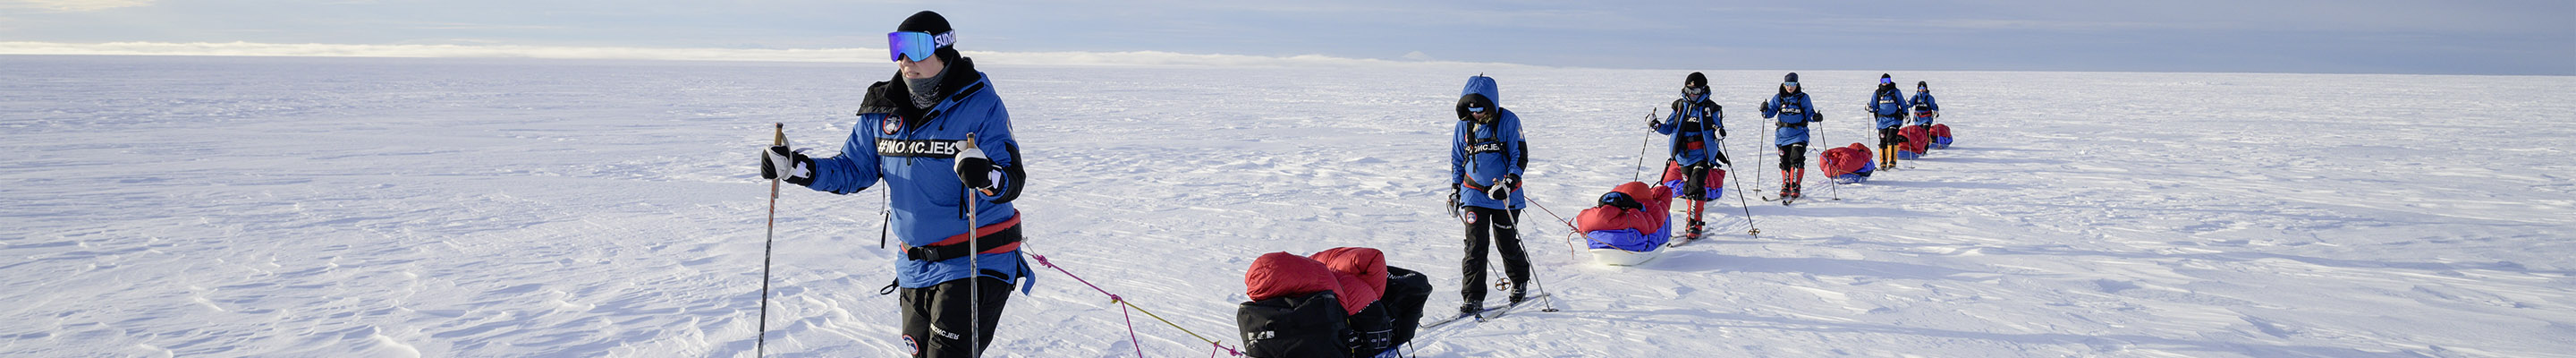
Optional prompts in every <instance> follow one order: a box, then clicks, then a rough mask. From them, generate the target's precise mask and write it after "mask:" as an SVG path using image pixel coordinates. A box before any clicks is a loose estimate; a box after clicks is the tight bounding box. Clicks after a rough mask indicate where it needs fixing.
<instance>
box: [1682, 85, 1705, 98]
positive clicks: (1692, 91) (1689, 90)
mask: <svg viewBox="0 0 2576 358" xmlns="http://www.w3.org/2000/svg"><path fill="white" fill-rule="evenodd" d="M1701 93H1708V88H1707V87H1682V94H1686V95H1693V96H1697V95H1699V94H1701Z"/></svg>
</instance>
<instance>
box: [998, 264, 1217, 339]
mask: <svg viewBox="0 0 2576 358" xmlns="http://www.w3.org/2000/svg"><path fill="white" fill-rule="evenodd" d="M1020 251H1023V252H1025V251H1028V248H1026V247H1022V248H1020ZM1029 257H1033V258H1037V260H1038V265H1041V266H1046V267H1047V268H1051V269H1055V271H1056V272H1062V273H1064V276H1065V277H1072V278H1073V280H1074V281H1075V282H1081V283H1082V285H1084V286H1091V290H1092V291H1100V294H1102V295H1108V296H1109V302H1116V303H1118V304H1120V305H1125V306H1124V307H1120V308H1119V309H1118V317H1119V319H1122V320H1126V324H1127V344H1128V345H1131V346H1135V347H1136V356H1137V357H1139V358H1142V357H1144V356H1145V345H1144V343H1142V342H1140V341H1138V340H1137V339H1136V320H1135V318H1133V316H1131V315H1128V314H1127V310H1130V309H1133V310H1136V312H1144V313H1145V316H1146V317H1153V318H1154V320H1157V321H1163V324H1164V325H1168V326H1172V328H1174V329H1179V330H1181V333H1188V334H1190V337H1191V338H1198V339H1199V341H1203V342H1207V343H1208V345H1210V346H1214V347H1216V348H1213V349H1210V350H1209V351H1208V356H1209V357H1215V356H1216V353H1217V352H1225V353H1227V354H1231V355H1232V356H1236V357H1241V356H1243V352H1242V351H1237V350H1235V349H1234V348H1232V347H1226V346H1225V343H1220V342H1217V341H1216V340H1211V339H1207V337H1206V336H1200V335H1199V333H1198V332H1191V331H1190V329H1188V328H1181V325H1178V324H1173V323H1172V320H1167V319H1163V316H1160V315H1155V314H1154V312H1152V311H1146V310H1145V308H1144V307H1136V304H1135V303H1132V302H1127V299H1125V298H1120V297H1118V294H1114V293H1109V290H1103V289H1100V285H1094V284H1091V280H1084V279H1082V276H1075V275H1074V274H1073V272H1072V271H1065V270H1064V268H1063V267H1058V266H1056V265H1055V263H1053V262H1047V258H1046V255H1039V254H1037V253H1035V252H1030V253H1029Z"/></svg>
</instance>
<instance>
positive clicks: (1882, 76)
mask: <svg viewBox="0 0 2576 358" xmlns="http://www.w3.org/2000/svg"><path fill="white" fill-rule="evenodd" d="M1878 78H1890V77H1888V76H1887V74H1885V73H1881V74H1878Z"/></svg>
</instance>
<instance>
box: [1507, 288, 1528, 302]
mask: <svg viewBox="0 0 2576 358" xmlns="http://www.w3.org/2000/svg"><path fill="white" fill-rule="evenodd" d="M1526 300H1529V291H1525V290H1522V289H1521V286H1520V285H1512V297H1511V301H1512V304H1513V305H1519V304H1521V301H1526Z"/></svg>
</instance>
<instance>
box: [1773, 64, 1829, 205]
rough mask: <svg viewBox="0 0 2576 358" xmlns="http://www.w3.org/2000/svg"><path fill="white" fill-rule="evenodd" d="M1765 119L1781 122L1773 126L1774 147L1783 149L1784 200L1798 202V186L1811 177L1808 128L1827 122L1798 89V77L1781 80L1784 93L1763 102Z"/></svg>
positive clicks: (1781, 160) (1782, 187) (1782, 195)
mask: <svg viewBox="0 0 2576 358" xmlns="http://www.w3.org/2000/svg"><path fill="white" fill-rule="evenodd" d="M1762 118H1779V121H1778V122H1773V123H1772V124H1771V125H1772V126H1773V128H1774V129H1772V133H1773V134H1772V138H1773V139H1772V145H1777V146H1779V147H1780V198H1781V199H1784V200H1786V199H1795V198H1798V197H1801V196H1802V195H1803V194H1802V193H1799V192H1798V183H1799V182H1801V181H1803V180H1804V179H1805V178H1806V177H1807V169H1806V168H1807V126H1808V125H1811V124H1816V123H1818V122H1824V121H1825V115H1824V114H1823V113H1819V112H1816V102H1815V101H1814V100H1812V99H1809V98H1807V92H1806V91H1805V90H1802V89H1800V88H1798V73H1796V72H1791V73H1789V75H1788V76H1782V77H1781V78H1780V93H1779V94H1774V95H1771V100H1770V101H1768V102H1762Z"/></svg>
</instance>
